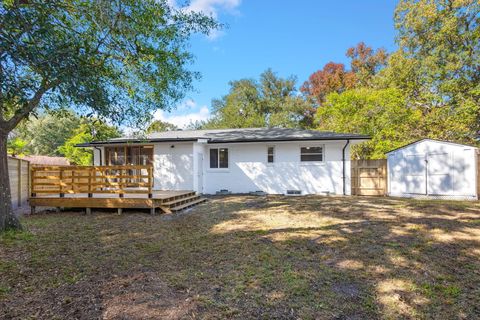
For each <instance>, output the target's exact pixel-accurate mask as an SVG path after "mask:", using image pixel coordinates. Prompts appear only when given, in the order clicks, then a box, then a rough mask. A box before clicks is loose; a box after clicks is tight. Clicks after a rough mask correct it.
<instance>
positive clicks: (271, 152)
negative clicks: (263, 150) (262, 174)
mask: <svg viewBox="0 0 480 320" xmlns="http://www.w3.org/2000/svg"><path fill="white" fill-rule="evenodd" d="M274 161H275V147H267V163H273V162H274Z"/></svg>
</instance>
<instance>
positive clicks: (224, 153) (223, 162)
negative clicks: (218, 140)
mask: <svg viewBox="0 0 480 320" xmlns="http://www.w3.org/2000/svg"><path fill="white" fill-rule="evenodd" d="M210 168H212V169H216V168H228V149H227V148H219V149H210Z"/></svg>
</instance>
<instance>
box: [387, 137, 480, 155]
mask: <svg viewBox="0 0 480 320" xmlns="http://www.w3.org/2000/svg"><path fill="white" fill-rule="evenodd" d="M424 141H432V142H440V143H446V144H453V145H457V146H465V147H471V148H475V149H478V147H475V146H472V145H468V144H462V143H457V142H451V141H445V140H438V139H430V138H424V139H420V140H416V141H413V142H410V143H408V144H406V145H404V146H401V147H398V148H395V149H393V150H390V151H388V152H386V153H385V154H389V153H392V152H394V151H397V150H401V149H404V148H406V147H409V146H411V145H413V144H417V143H420V142H424Z"/></svg>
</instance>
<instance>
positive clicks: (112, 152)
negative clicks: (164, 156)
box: [105, 146, 153, 166]
mask: <svg viewBox="0 0 480 320" xmlns="http://www.w3.org/2000/svg"><path fill="white" fill-rule="evenodd" d="M105 159H106V161H105V163H106V165H107V166H114V165H150V164H152V163H153V146H128V147H127V146H121V147H105Z"/></svg>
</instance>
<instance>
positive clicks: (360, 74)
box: [346, 42, 388, 87]
mask: <svg viewBox="0 0 480 320" xmlns="http://www.w3.org/2000/svg"><path fill="white" fill-rule="evenodd" d="M346 55H347V57H349V58H350V59H351V62H350V68H351V70H352V72H353V73H354V74H355V79H356V82H357V86H358V87H370V86H371V85H372V79H373V77H374V76H375V75H376V74H377V73H378V72H379V71H380V70H381V69H382V68H384V67H385V66H386V64H387V58H388V54H387V52H386V51H385V49H383V48H380V49H377V50H373V49H372V47H369V46H367V45H366V44H365V43H364V42H360V43H359V44H357V46H355V47H351V48H349V49H348V50H347V53H346Z"/></svg>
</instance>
